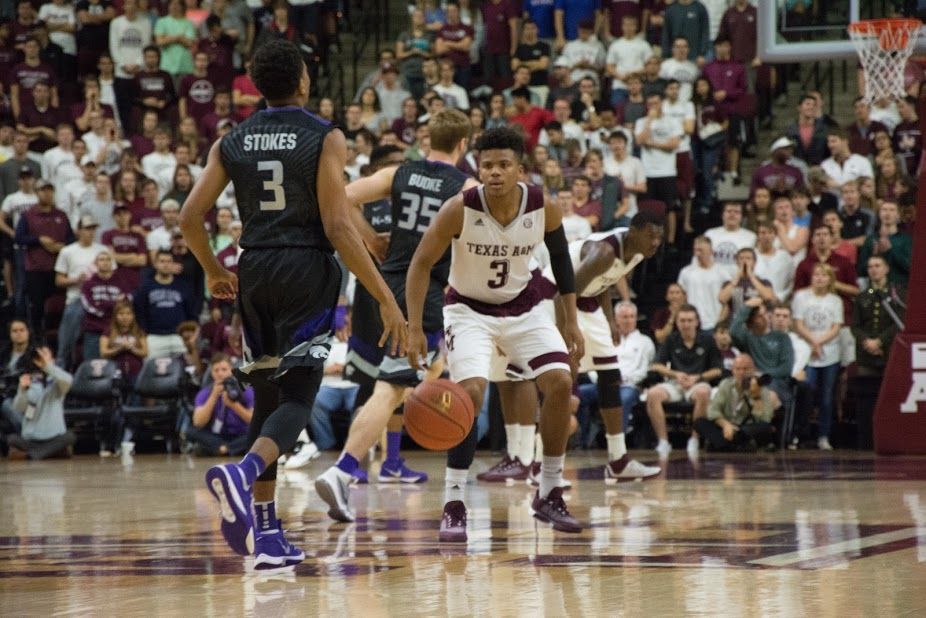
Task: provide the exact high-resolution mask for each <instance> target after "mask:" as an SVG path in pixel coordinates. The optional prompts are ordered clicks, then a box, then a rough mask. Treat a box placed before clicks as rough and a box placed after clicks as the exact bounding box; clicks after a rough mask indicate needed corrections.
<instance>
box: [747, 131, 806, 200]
mask: <svg viewBox="0 0 926 618" xmlns="http://www.w3.org/2000/svg"><path fill="white" fill-rule="evenodd" d="M793 148H794V142H792V141H791V140H790V139H788V138H787V137H779V138H778V139H776V140H775V141H774V142H772V145H771V147H770V148H769V152H771V154H772V159H771V161H769V162H767V163H764V164H763V165H760V166H759V167H757V168H756V171H754V172H753V173H752V182H751V183H750V185H749V194H750V195H752V194H753V193H755V192H756V189H757V188H759V187H765V188H766V189H768V190H769V193H771V194H772V198H773V199H774V198H776V197H778V196H781V195H786V194H788V193H790V192H791V190H792V189H796V188H798V187H803V186H804V174H803V173H801V170H800V169H798V168H796V167H794V166H793V165H790V164H789V163H788V159H790V158H791V153H792V151H793Z"/></svg>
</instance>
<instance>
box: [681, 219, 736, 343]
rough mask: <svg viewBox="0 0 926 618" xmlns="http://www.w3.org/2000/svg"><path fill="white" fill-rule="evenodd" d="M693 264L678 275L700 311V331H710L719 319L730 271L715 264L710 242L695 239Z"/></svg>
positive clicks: (706, 239) (689, 300) (689, 299)
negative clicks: (724, 286)
mask: <svg viewBox="0 0 926 618" xmlns="http://www.w3.org/2000/svg"><path fill="white" fill-rule="evenodd" d="M694 258H695V259H694V260H693V261H692V263H691V264H689V265H687V266H685V267H684V268H683V269H682V270H681V272H680V273H679V275H678V284H679V285H680V286H682V288H683V289H684V290H685V292H686V294H687V296H688V302H689V303H691V304H692V305H693V306H694V307H695V308H696V309H697V310H698V318H699V319H698V322H699V324H698V325H699V327H700V328H702V329H703V330H705V331H708V332H709V331H711V330H713V328H714V325H715V324H717V321H718V318H719V317H720V311H721V308H722V307H721V304H720V301H719V300H718V298H719V295H720V290H721V289H722V288H723V285H724V284H725V283H726V282H727V272H728V271H727V270H725V269H723V268H721V267H720V266H719V265H718V264H717V263H715V262H714V253H713V249H712V247H711V239H710V238H708V237H707V236H698V237H697V238H695V239H694Z"/></svg>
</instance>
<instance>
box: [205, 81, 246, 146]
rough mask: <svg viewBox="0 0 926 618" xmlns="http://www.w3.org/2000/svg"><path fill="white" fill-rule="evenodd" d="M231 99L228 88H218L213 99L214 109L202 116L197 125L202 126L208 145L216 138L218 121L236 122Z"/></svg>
mask: <svg viewBox="0 0 926 618" xmlns="http://www.w3.org/2000/svg"><path fill="white" fill-rule="evenodd" d="M231 101H232V100H231V92H229V91H228V88H220V89H218V90H217V91H216V93H215V99H214V102H215V109H213V110H212V112H210V113H208V114H206V115H205V116H203V119H202V121H201V122H200V125H199V126H200V127H201V128H202V130H203V134H204V136H205V138H206V139H207V140H208V142H209V144H210V145H211V144H212V143H213V142H215V140H216V139H217V138H218V129H219V122H221V121H223V120H230V121H232V122H234V123H237V122H238V119H237V118H236V117H235V114H234V112H232V104H231Z"/></svg>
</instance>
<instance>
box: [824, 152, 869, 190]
mask: <svg viewBox="0 0 926 618" xmlns="http://www.w3.org/2000/svg"><path fill="white" fill-rule="evenodd" d="M820 167H822V168H823V171H824V172H826V175H827V176H829V177H830V178H832V179H833V180H835V181H836V182H837V183H838V184H839V186H842V185H844V184H845V183H847V182H849V181H850V180H858V179H859V178H861V177H863V176H864V177H867V178H874V177H875V172H874V170H873V169H872V168H871V162H870V161H869V160H868V157H863V156H862V155H859V154H855V153H852V154H850V155H849V158H848V159H846V160H845V161H843V162H842V165H840V164H839V163H837V162H836V159H834V158H833V157H830V158H829V159H826V160H824V161H823V162H822V163H821V164H820ZM837 193H838V192H837Z"/></svg>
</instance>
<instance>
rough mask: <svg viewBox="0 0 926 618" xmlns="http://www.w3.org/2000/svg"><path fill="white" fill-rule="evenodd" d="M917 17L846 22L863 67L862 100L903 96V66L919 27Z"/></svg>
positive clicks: (871, 101) (910, 53)
mask: <svg viewBox="0 0 926 618" xmlns="http://www.w3.org/2000/svg"><path fill="white" fill-rule="evenodd" d="M922 25H923V24H922V22H920V21H919V20H918V19H869V20H866V21H857V22H855V23H852V24H849V38H851V39H852V43H853V44H854V45H855V49H856V51H857V52H858V55H859V58H861V60H862V68H863V69H864V70H865V100H866V101H868V103H873V102H874V101H877V100H878V99H882V98H885V97H886V98H890V99H894V98H899V97H902V96H904V94H905V91H904V67H905V66H906V64H907V60H909V59H910V56H911V55H912V54H913V48H914V47H915V46H916V39H917V35H918V34H919V30H920V28H921V27H922Z"/></svg>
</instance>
